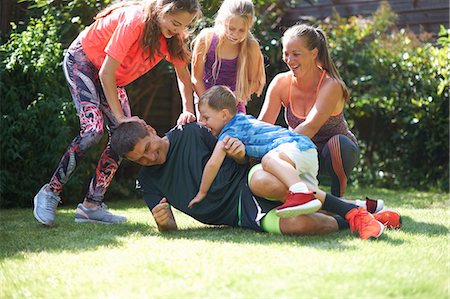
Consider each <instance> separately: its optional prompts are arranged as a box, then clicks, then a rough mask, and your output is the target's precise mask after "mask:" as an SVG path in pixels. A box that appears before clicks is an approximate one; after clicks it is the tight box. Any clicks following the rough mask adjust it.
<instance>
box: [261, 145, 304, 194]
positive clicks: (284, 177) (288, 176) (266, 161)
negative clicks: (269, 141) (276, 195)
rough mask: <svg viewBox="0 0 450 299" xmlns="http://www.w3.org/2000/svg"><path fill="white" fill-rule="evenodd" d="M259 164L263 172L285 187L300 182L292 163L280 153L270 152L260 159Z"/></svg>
mask: <svg viewBox="0 0 450 299" xmlns="http://www.w3.org/2000/svg"><path fill="white" fill-rule="evenodd" d="M261 164H262V167H263V169H264V170H265V171H267V172H269V173H271V174H273V175H274V176H275V177H277V178H278V179H279V180H280V181H281V182H283V183H284V185H286V186H287V187H290V186H292V185H294V184H296V183H299V182H301V180H300V178H299V177H298V173H297V170H295V165H294V163H293V162H292V161H291V159H289V157H288V156H287V155H286V154H284V153H282V152H278V151H270V152H269V153H267V154H266V155H265V156H264V157H263V158H262V161H261Z"/></svg>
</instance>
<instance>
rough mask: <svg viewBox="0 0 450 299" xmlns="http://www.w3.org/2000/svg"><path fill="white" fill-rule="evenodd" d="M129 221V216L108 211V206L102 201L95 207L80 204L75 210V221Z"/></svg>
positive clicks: (104, 222)
mask: <svg viewBox="0 0 450 299" xmlns="http://www.w3.org/2000/svg"><path fill="white" fill-rule="evenodd" d="M125 221H127V218H125V217H123V216H119V215H114V214H112V213H111V212H109V211H108V207H107V206H106V205H105V204H104V203H102V204H101V205H99V206H97V207H95V208H91V209H88V208H85V207H84V206H83V204H81V203H80V204H78V207H77V209H76V210H75V222H96V223H103V224H113V223H120V222H125Z"/></svg>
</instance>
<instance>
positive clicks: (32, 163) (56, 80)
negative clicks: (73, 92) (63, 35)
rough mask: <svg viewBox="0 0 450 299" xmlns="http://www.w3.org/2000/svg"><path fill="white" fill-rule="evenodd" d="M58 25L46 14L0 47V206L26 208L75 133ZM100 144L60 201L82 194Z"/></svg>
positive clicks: (75, 197) (74, 121) (91, 153)
mask: <svg viewBox="0 0 450 299" xmlns="http://www.w3.org/2000/svg"><path fill="white" fill-rule="evenodd" d="M59 26H60V24H59V23H58V22H57V21H56V20H55V19H54V18H53V16H51V15H44V16H42V17H41V18H40V19H31V20H30V22H29V24H28V26H27V28H26V29H25V30H24V31H22V32H20V33H19V32H17V29H16V27H14V29H13V31H12V33H11V35H10V37H9V39H8V42H7V43H6V44H4V45H2V46H1V47H0V61H1V66H0V76H1V78H2V80H1V83H0V93H1V95H2V97H3V98H2V105H1V107H0V112H1V115H2V118H1V131H0V139H1V140H2V142H1V153H2V154H1V157H0V159H1V170H0V192H1V201H0V206H1V207H12V206H22V207H23V206H30V205H31V200H32V199H33V196H34V194H35V193H36V192H37V191H38V190H39V188H40V187H41V186H42V184H44V183H45V182H48V180H49V179H50V177H51V175H52V172H53V171H54V168H55V167H56V165H57V163H58V162H59V159H60V158H61V156H62V154H63V153H64V151H65V150H66V147H67V146H68V145H69V143H70V142H71V141H72V139H73V138H74V137H75V136H76V135H77V133H78V130H79V121H78V117H77V115H76V111H75V108H74V105H73V102H72V98H71V96H70V93H69V90H68V88H67V84H66V82H65V79H64V74H63V71H62V67H61V62H62V60H63V49H62V47H61V44H60V42H59V38H60V36H59V31H58V29H59ZM101 146H104V141H103V143H102V144H100V145H98V146H97V148H96V149H93V150H92V151H91V152H90V153H89V154H88V155H87V156H86V157H85V158H84V160H83V162H82V163H81V164H80V167H79V168H78V169H77V171H76V173H75V175H74V177H73V178H72V180H71V181H70V183H69V184H68V186H67V188H65V190H66V191H65V192H64V193H63V196H64V197H63V199H64V200H65V201H66V200H67V201H75V200H77V201H78V200H80V199H81V198H82V197H83V196H84V192H86V187H85V186H87V185H88V181H89V179H90V177H91V175H92V174H93V170H94V168H95V164H96V161H97V159H98V157H99V155H100V153H99V151H100V147H101ZM80 186H83V187H81V188H80Z"/></svg>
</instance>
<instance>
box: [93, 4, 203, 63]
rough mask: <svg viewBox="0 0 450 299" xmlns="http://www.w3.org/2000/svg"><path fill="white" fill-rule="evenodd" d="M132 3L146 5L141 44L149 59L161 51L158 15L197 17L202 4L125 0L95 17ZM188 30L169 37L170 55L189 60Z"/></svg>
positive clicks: (100, 16) (168, 48)
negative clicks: (187, 14) (184, 13)
mask: <svg viewBox="0 0 450 299" xmlns="http://www.w3.org/2000/svg"><path fill="white" fill-rule="evenodd" d="M130 5H142V6H143V7H144V20H143V21H144V23H145V25H144V34H143V36H142V40H141V45H142V48H143V49H144V53H145V52H148V54H149V55H148V59H150V60H151V59H153V56H154V55H155V54H156V53H158V55H162V53H161V52H160V46H161V45H160V42H159V37H160V35H161V30H160V28H159V24H158V17H160V16H164V15H166V14H172V13H178V12H188V13H189V14H194V15H195V18H198V17H200V15H201V6H200V3H199V2H198V0H147V1H123V2H119V3H116V4H113V5H111V6H109V7H107V8H105V9H104V10H102V11H101V12H99V13H98V14H97V16H96V17H95V19H96V20H97V19H100V18H103V17H105V16H107V15H109V14H110V13H111V12H112V11H113V10H115V9H117V8H121V7H125V6H130ZM187 35H188V34H187V32H183V33H180V34H177V35H175V36H174V37H172V38H170V39H167V50H168V51H169V55H170V56H171V57H172V58H174V59H178V60H182V61H184V62H186V63H187V62H188V61H189V59H190V51H189V47H188V46H187V44H186V43H185V39H186V37H187Z"/></svg>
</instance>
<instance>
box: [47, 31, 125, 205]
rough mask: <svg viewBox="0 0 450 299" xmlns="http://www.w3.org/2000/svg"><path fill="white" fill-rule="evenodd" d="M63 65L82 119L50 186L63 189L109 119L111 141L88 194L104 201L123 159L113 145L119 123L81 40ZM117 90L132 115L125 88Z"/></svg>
mask: <svg viewBox="0 0 450 299" xmlns="http://www.w3.org/2000/svg"><path fill="white" fill-rule="evenodd" d="M63 68H64V74H65V76H66V81H67V84H68V86H69V89H70V93H71V94H72V98H73V101H74V103H75V107H76V109H77V113H78V116H79V118H80V133H79V135H78V136H77V137H75V139H73V141H72V143H71V144H70V145H69V147H68V148H67V150H66V153H65V154H64V155H63V157H62V158H61V161H60V162H59V164H58V167H57V168H56V170H55V172H54V174H53V177H52V178H51V180H50V189H51V190H52V191H53V192H57V193H59V192H61V190H62V186H63V185H64V184H65V183H67V181H68V180H69V179H70V177H71V176H72V174H73V172H74V170H75V168H76V167H77V165H78V163H79V162H80V160H81V158H82V157H83V156H84V155H85V154H86V152H87V151H88V149H89V148H91V147H92V146H93V145H95V144H97V143H98V142H99V141H100V139H101V137H102V136H103V132H104V124H105V121H106V127H107V129H108V135H109V141H108V144H107V146H106V148H105V149H104V151H103V153H102V155H101V157H100V160H99V162H98V165H97V168H96V170H95V174H94V176H93V178H92V180H91V182H90V184H89V189H88V192H87V195H86V200H87V201H90V202H102V201H103V197H104V195H105V192H106V189H107V188H108V186H109V184H110V183H111V180H112V179H113V177H114V174H115V173H116V171H117V169H118V167H119V164H120V162H121V158H120V157H119V156H118V155H117V154H116V153H114V152H113V151H112V150H111V147H110V140H111V132H112V131H113V130H114V129H115V127H116V125H117V123H116V120H115V117H114V115H113V113H112V111H111V109H110V107H109V105H108V103H107V101H106V98H105V95H104V93H103V89H102V87H101V83H100V79H99V76H98V70H97V69H96V68H95V66H94V65H93V64H92V63H91V62H90V61H89V59H88V58H87V56H86V54H85V53H84V51H83V49H82V47H81V42H80V41H79V40H75V41H74V42H73V43H72V45H71V46H70V48H69V51H68V52H67V54H66V56H65V58H64V63H63ZM117 92H118V96H119V101H120V103H121V105H122V109H123V111H124V113H125V115H126V116H131V111H130V105H129V103H128V97H127V94H126V92H125V89H123V88H117Z"/></svg>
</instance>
